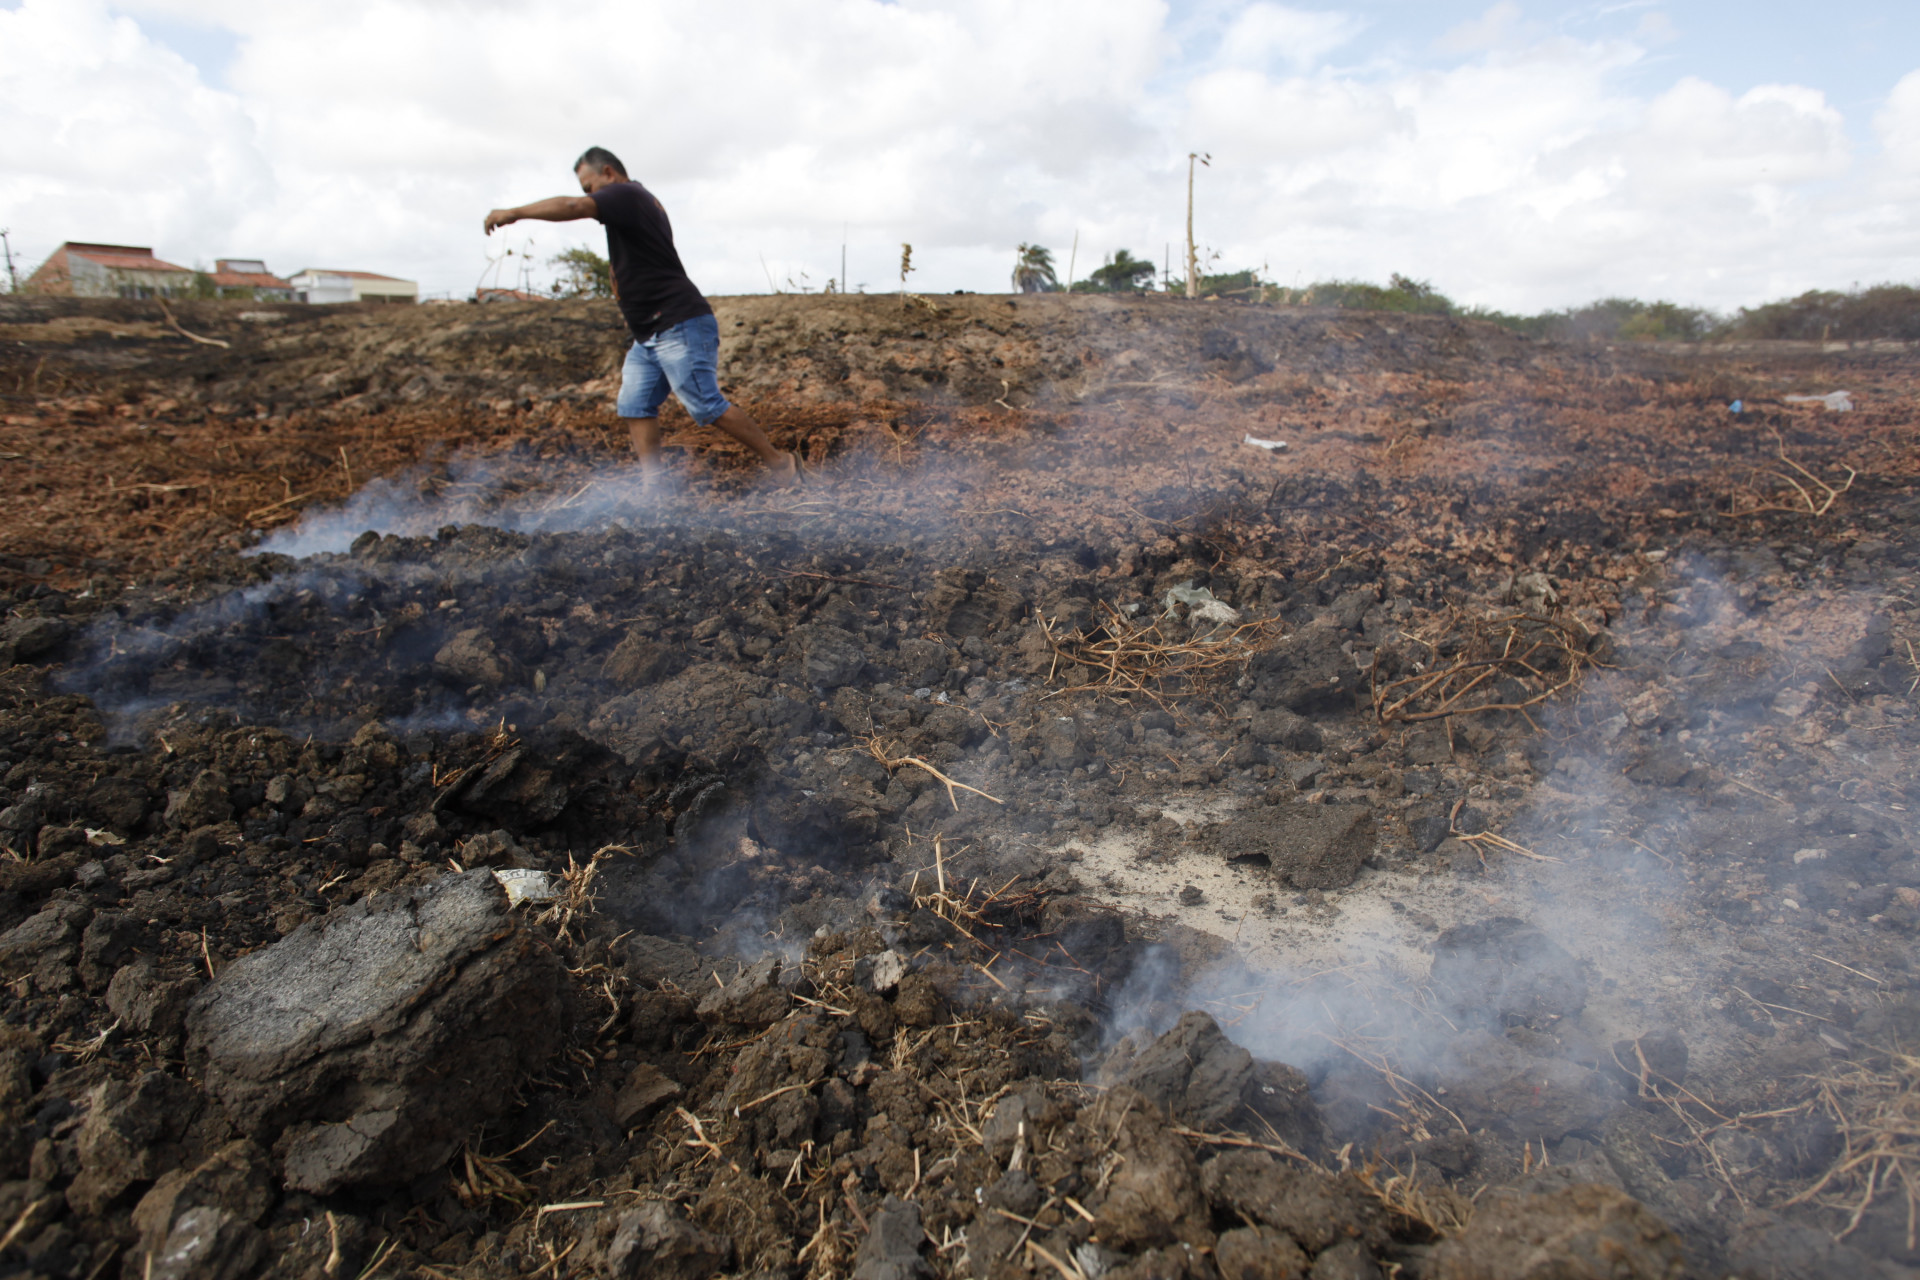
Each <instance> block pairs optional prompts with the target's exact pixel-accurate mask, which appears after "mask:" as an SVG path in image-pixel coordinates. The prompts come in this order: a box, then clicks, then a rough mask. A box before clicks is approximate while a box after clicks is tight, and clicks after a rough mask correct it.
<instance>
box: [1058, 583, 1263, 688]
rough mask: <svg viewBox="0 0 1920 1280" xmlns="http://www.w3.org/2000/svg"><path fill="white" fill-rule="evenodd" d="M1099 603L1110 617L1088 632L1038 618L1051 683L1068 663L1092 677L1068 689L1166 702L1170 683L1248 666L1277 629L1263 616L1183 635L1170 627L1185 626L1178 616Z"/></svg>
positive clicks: (1189, 682) (1190, 682)
mask: <svg viewBox="0 0 1920 1280" xmlns="http://www.w3.org/2000/svg"><path fill="white" fill-rule="evenodd" d="M1100 607H1101V608H1102V610H1104V611H1105V613H1106V617H1105V618H1104V619H1103V620H1102V621H1100V622H1098V623H1096V624H1095V625H1094V626H1093V628H1092V630H1090V631H1087V632H1080V631H1076V632H1074V633H1073V634H1071V635H1065V636H1062V635H1056V634H1055V632H1054V629H1053V621H1052V620H1051V619H1049V618H1041V619H1039V623H1040V628H1041V631H1042V632H1043V633H1044V634H1045V635H1046V639H1047V644H1048V645H1049V646H1050V647H1051V648H1052V650H1053V665H1052V667H1051V668H1050V669H1049V670H1048V672H1047V679H1048V680H1049V681H1051V680H1052V679H1053V678H1054V677H1055V676H1056V675H1057V674H1058V673H1059V672H1060V670H1061V667H1062V665H1063V664H1065V665H1066V666H1067V667H1069V668H1083V669H1085V671H1086V673H1087V676H1088V679H1087V680H1086V682H1085V683H1083V684H1080V685H1069V689H1072V688H1079V689H1091V690H1095V691H1098V692H1101V693H1108V694H1138V695H1140V696H1141V697H1144V698H1148V699H1150V700H1152V701H1153V702H1156V703H1161V705H1165V704H1164V703H1163V702H1162V701H1161V699H1162V695H1163V694H1164V693H1166V692H1167V688H1166V686H1167V683H1168V682H1169V681H1172V680H1175V679H1178V680H1183V681H1185V682H1186V683H1187V685H1188V686H1189V688H1191V687H1192V686H1193V685H1195V684H1198V683H1201V682H1203V681H1204V680H1206V679H1207V678H1208V677H1210V676H1213V675H1216V674H1218V673H1220V672H1222V671H1224V670H1226V669H1228V668H1231V667H1241V666H1244V665H1245V664H1246V662H1247V660H1248V659H1249V658H1251V657H1253V655H1254V654H1256V653H1258V652H1259V651H1260V650H1261V649H1264V648H1265V647H1266V646H1267V645H1268V644H1269V643H1271V641H1272V640H1273V638H1274V636H1275V634H1276V633H1277V631H1278V624H1277V623H1275V622H1274V621H1273V620H1272V619H1261V620H1259V621H1255V622H1243V623H1240V624H1239V625H1237V626H1234V627H1232V628H1231V629H1227V628H1221V627H1216V628H1215V629H1214V630H1213V631H1211V632H1207V633H1205V634H1198V633H1193V634H1188V635H1185V636H1182V635H1180V634H1178V633H1177V632H1175V631H1174V630H1173V629H1172V628H1173V627H1174V626H1178V627H1182V628H1184V627H1185V626H1186V623H1185V622H1184V621H1181V620H1179V619H1175V618H1171V617H1168V616H1166V615H1164V614H1157V613H1155V614H1149V615H1147V616H1145V617H1128V616H1127V615H1126V614H1124V613H1122V612H1120V610H1118V609H1116V608H1114V607H1113V606H1112V605H1110V604H1108V603H1106V602H1105V601H1102V602H1101V604H1100ZM1062 692H1066V690H1062Z"/></svg>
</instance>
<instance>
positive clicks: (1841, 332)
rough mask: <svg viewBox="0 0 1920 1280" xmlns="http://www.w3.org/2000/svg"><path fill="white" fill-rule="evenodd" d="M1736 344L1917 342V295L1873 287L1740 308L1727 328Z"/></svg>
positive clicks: (1901, 287) (1901, 288)
mask: <svg viewBox="0 0 1920 1280" xmlns="http://www.w3.org/2000/svg"><path fill="white" fill-rule="evenodd" d="M1726 332H1727V336H1729V337H1735V338H1789V339H1799V340H1801V341H1807V342H1812V341H1827V340H1832V341H1836V342H1853V341H1861V340H1866V339H1872V338H1898V339H1901V340H1903V341H1907V342H1912V341H1915V340H1920V289H1916V288H1914V287H1913V286H1912V285H1905V284H1877V285H1874V286H1872V287H1871V288H1866V289H1861V288H1858V287H1856V288H1854V289H1853V290H1851V291H1850V292H1847V293H1836V292H1834V291H1832V290H1827V289H1812V290H1809V291H1808V292H1806V293H1803V294H1801V295H1800V296H1799V297H1797V298H1789V299H1786V300H1784V301H1780V302H1768V303H1763V304H1762V305H1760V306H1757V307H1752V308H1747V307H1742V308H1740V311H1739V313H1738V314H1737V315H1735V316H1734V318H1733V319H1732V321H1730V322H1729V323H1728V325H1727V328H1726Z"/></svg>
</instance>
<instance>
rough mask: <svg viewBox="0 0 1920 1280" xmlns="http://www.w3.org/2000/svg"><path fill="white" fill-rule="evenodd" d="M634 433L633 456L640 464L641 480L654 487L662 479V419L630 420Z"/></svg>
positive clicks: (629, 426)
mask: <svg viewBox="0 0 1920 1280" xmlns="http://www.w3.org/2000/svg"><path fill="white" fill-rule="evenodd" d="M627 425H628V429H629V430H630V431H631V432H632V433H633V456H634V458H635V459H636V460H637V461H638V462H639V463H640V479H641V481H642V483H644V484H646V485H649V486H650V485H652V484H653V482H654V481H655V480H657V479H659V477H660V419H658V418H628V419H627Z"/></svg>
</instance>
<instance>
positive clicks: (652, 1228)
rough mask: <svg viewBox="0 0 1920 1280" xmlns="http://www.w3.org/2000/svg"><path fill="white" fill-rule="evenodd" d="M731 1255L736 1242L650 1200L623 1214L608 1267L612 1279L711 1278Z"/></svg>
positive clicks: (701, 1279) (700, 1279) (724, 1265)
mask: <svg viewBox="0 0 1920 1280" xmlns="http://www.w3.org/2000/svg"><path fill="white" fill-rule="evenodd" d="M732 1258H733V1241H731V1240H729V1239H728V1238H727V1237H725V1236H716V1235H710V1234H708V1233H707V1232H705V1231H702V1230H700V1229H699V1228H698V1227H696V1226H694V1225H693V1224H692V1223H691V1222H688V1221H687V1220H686V1218H685V1217H684V1216H682V1214H681V1212H680V1210H679V1209H678V1208H676V1207H675V1206H673V1205H671V1204H668V1203H666V1202H665V1201H662V1200H649V1201H647V1202H645V1203H644V1204H642V1205H640V1207H639V1208H637V1209H634V1210H632V1211H630V1212H628V1213H623V1214H621V1215H620V1224H619V1226H618V1227H617V1228H615V1230H614V1234H613V1243H612V1244H610V1245H608V1246H607V1272H608V1274H609V1275H611V1276H612V1277H614V1280H638V1278H639V1277H641V1276H646V1277H647V1280H707V1277H708V1276H712V1275H715V1274H717V1273H719V1272H721V1271H723V1270H725V1269H726V1266H727V1263H728V1262H729V1261H731V1260H732Z"/></svg>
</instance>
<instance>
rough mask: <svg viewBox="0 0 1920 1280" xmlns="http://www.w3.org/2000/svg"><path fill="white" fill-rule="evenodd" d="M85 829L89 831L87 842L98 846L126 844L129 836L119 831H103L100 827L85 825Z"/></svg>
mask: <svg viewBox="0 0 1920 1280" xmlns="http://www.w3.org/2000/svg"><path fill="white" fill-rule="evenodd" d="M83 830H85V831H86V833H87V843H88V844H90V845H93V846H95V847H96V848H97V847H99V846H100V845H114V844H125V843H126V842H127V838H126V837H125V836H123V835H121V834H120V833H119V832H117V831H103V830H101V829H100V828H98V827H85V828H83Z"/></svg>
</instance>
